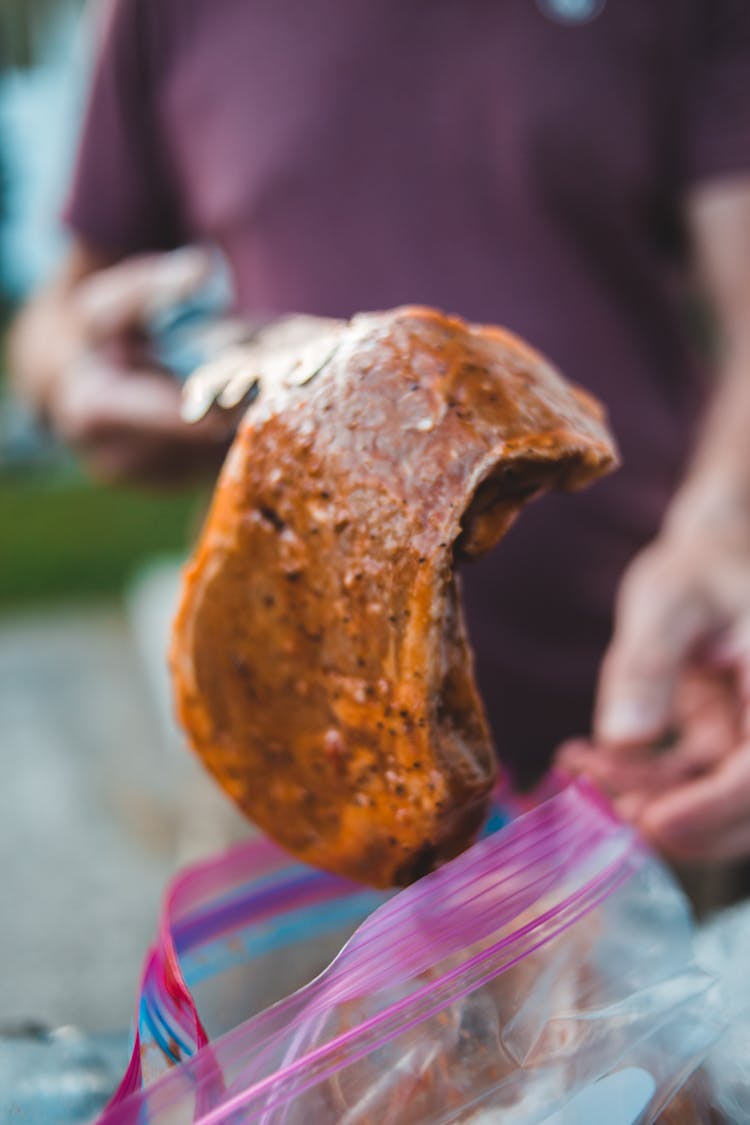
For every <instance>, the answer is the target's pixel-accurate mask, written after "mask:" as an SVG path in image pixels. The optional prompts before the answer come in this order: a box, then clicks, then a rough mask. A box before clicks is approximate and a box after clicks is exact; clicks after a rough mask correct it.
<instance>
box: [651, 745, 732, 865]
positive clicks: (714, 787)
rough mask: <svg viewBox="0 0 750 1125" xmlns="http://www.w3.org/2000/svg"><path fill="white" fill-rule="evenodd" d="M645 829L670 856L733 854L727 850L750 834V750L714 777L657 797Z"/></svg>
mask: <svg viewBox="0 0 750 1125" xmlns="http://www.w3.org/2000/svg"><path fill="white" fill-rule="evenodd" d="M640 826H641V828H642V829H643V831H644V832H645V833H646V835H648V836H649V838H651V839H652V840H654V841H655V842H656V843H657V844H658V845H659V846H660V847H662V848H663V849H664V850H665V851H666V852H667V853H668V854H670V855H675V856H685V857H692V858H706V859H708V858H719V857H721V856H724V855H728V854H729V852H728V851H727V849H728V848H733V847H734V846H735V845H736V843H737V841H738V840H740V839H744V837H745V832H746V831H748V830H750V748H748V747H743V748H742V749H741V750H738V751H735V752H734V753H732V754H730V755H729V756H728V757H726V758H724V759H723V760H722V761H721V762H720V763H719V765H718V766H717V767H716V769H715V770H713V771H712V772H711V773H709V774H707V775H705V776H704V777H701V778H698V779H696V780H694V781H689V782H687V783H686V784H684V785H682V786H680V787H678V788H677V789H676V790H673V791H672V792H669V793H668V794H666V795H665V796H663V797H659V798H657V800H656V801H654V802H652V803H650V804H649V806H648V808H647V809H646V810H645V812H644V813H643V815H642V817H641V821H640ZM748 838H749V839H750V836H748Z"/></svg>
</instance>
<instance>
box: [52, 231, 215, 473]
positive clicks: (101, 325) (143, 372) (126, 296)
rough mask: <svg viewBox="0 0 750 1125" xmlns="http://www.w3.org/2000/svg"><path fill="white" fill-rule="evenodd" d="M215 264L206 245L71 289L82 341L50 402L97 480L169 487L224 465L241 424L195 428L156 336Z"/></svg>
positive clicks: (136, 260) (121, 266)
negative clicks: (152, 321) (160, 320)
mask: <svg viewBox="0 0 750 1125" xmlns="http://www.w3.org/2000/svg"><path fill="white" fill-rule="evenodd" d="M210 268H211V258H210V256H209V255H208V253H206V252H204V251H202V250H200V249H194V248H188V249H183V250H178V251H173V252H171V253H168V254H149V255H141V256H138V257H133V258H128V259H126V260H124V261H122V262H120V263H118V264H116V265H114V266H111V267H108V268H106V269H102V270H98V271H97V272H95V273H93V274H91V275H90V276H89V277H87V278H85V279H84V280H83V281H80V282H78V283H77V284H76V285H75V287H74V288H73V289H72V290H71V292H70V294H69V300H68V310H69V315H70V322H71V324H70V328H71V333H70V337H71V339H72V341H73V343H72V346H69V347H68V354H67V357H66V360H65V362H63V363H62V364H61V365H60V366H59V368H58V370H57V372H56V374H55V377H54V379H52V380H51V381H50V384H49V386H48V388H47V390H46V394H45V401H44V406H45V414H46V417H47V420H48V422H49V424H50V425H51V427H52V429H53V430H54V431H55V432H56V433H57V434H58V435H59V436H60V437H61V439H62V440H63V441H65V442H66V443H67V444H69V445H70V446H71V447H72V448H73V449H74V450H75V451H76V452H77V453H78V454H79V455H80V456H81V458H82V460H83V461H84V463H85V464H86V466H87V467H88V469H89V470H90V471H91V473H92V474H93V475H94V476H96V477H98V478H100V479H104V480H107V481H110V482H114V481H118V482H121V481H137V482H146V483H156V484H169V483H174V482H177V481H181V480H184V479H188V478H192V477H198V476H200V475H201V474H204V473H206V472H208V471H213V470H215V469H216V468H218V466H219V465H220V463H221V460H222V458H223V456H224V453H225V451H226V448H227V444H228V441H229V440H230V438H231V435H232V432H233V426H234V419H232V418H231V417H230V416H222V417H211V418H207V419H205V420H204V421H203V422H201V424H200V425H198V426H190V425H188V424H186V423H185V422H184V421H183V419H182V418H181V415H180V401H181V388H180V386H179V384H178V383H177V381H176V380H175V379H174V378H173V377H172V376H171V375H170V374H169V373H168V372H166V371H164V370H161V369H159V367H158V366H157V365H156V364H155V362H154V361H153V359H152V358H151V356H150V351H149V340H148V337H147V333H146V326H147V324H148V320H149V318H150V316H151V315H152V314H153V313H154V312H155V311H157V310H159V309H161V308H163V307H165V306H168V305H170V304H172V303H177V302H180V301H183V300H185V299H186V298H187V297H189V296H190V295H191V294H192V293H193V292H194V291H195V290H196V289H198V288H199V287H200V285H201V284H202V283H203V282H204V280H205V279H206V277H207V274H208V271H209V270H210Z"/></svg>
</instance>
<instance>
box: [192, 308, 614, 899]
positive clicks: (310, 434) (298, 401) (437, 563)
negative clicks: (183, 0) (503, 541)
mask: <svg viewBox="0 0 750 1125" xmlns="http://www.w3.org/2000/svg"><path fill="white" fill-rule="evenodd" d="M614 463H615V450H614V447H613V443H612V440H611V438H610V435H609V434H608V432H607V429H606V426H605V423H604V420H603V415H602V411H601V409H600V407H599V406H598V404H597V403H596V402H595V401H594V400H593V399H592V398H590V397H589V396H588V395H587V394H584V393H583V392H582V391H580V390H578V389H576V388H574V387H572V386H571V385H570V384H568V383H566V382H565V381H564V380H563V378H562V377H561V376H560V375H559V374H558V373H557V371H555V369H554V368H553V367H551V366H550V364H549V363H548V362H547V361H546V360H545V359H544V358H543V357H542V356H540V355H539V354H538V353H536V352H535V351H533V350H532V349H531V348H529V347H528V346H527V345H526V344H524V343H523V342H522V341H521V340H519V339H517V338H516V337H514V336H512V335H510V334H509V333H507V332H505V331H503V330H501V329H499V328H489V327H474V326H470V325H468V324H466V323H465V322H464V321H462V320H459V319H457V318H452V317H447V316H443V315H441V314H440V313H437V312H434V311H432V310H431V309H427V308H419V307H414V308H411V307H406V308H401V309H396V310H394V311H392V312H388V313H383V314H371V315H370V314H365V315H361V316H357V317H355V318H354V320H353V321H351V323H350V324H349V325H346V326H344V327H342V328H341V329H340V330H339V331H338V333H337V334H335V336H334V338H333V342H332V344H331V349H330V352H329V353H328V354H327V355H326V357H325V360H324V361H323V363H322V366H320V367H319V369H317V370H307V369H304V368H299V369H298V370H297V371H296V372H295V374H294V375H293V376H291V377H288V378H285V379H276V380H275V382H274V384H273V385H272V386H271V387H270V389H269V388H268V387H262V388H261V393H260V395H259V397H258V400H257V401H256V403H255V404H254V405H253V406H252V407H251V408H250V409H249V410H248V411H247V414H246V415H245V417H244V420H243V422H242V425H241V427H240V429H239V432H238V434H237V437H236V439H235V442H234V445H233V446H232V449H231V451H230V454H229V456H228V458H227V461H226V463H225V466H224V469H223V471H222V474H221V477H220V479H219V483H218V486H217V489H216V494H215V497H214V500H213V505H212V508H211V511H210V514H209V517H208V520H207V523H206V527H205V529H204V531H203V534H202V538H201V540H200V543H199V545H198V548H197V550H196V552H195V555H194V557H193V560H192V562H191V563H190V564H189V566H188V567H187V570H186V572H185V577H184V588H183V593H182V602H181V605H180V609H179V613H178V616H177V620H176V625H175V632H174V639H173V645H172V654H171V664H172V672H173V678H174V685H175V693H176V700H177V707H178V712H179V717H180V719H181V721H182V724H183V725H184V727H185V730H186V731H187V733H188V735H189V738H190V741H191V743H192V745H193V747H194V748H195V750H196V751H197V752H198V754H199V755H200V757H201V758H202V759H203V762H204V763H205V765H206V766H207V767H208V769H209V770H210V771H211V773H212V774H213V775H214V776H215V777H216V779H217V780H218V781H219V783H220V784H221V785H222V786H223V788H224V789H225V790H226V791H227V792H228V793H229V794H230V795H231V796H232V797H233V799H234V800H235V801H236V802H237V804H238V805H239V806H240V808H241V809H243V810H244V812H245V813H246V814H247V815H248V816H249V817H250V818H251V819H252V820H254V821H255V822H256V823H257V824H258V825H259V826H260V827H261V828H262V829H264V830H265V831H266V832H268V833H269V835H271V836H273V837H274V838H275V839H276V840H278V841H279V843H281V844H282V845H283V846H284V847H286V848H288V849H289V851H290V852H293V853H294V854H295V855H297V856H299V857H300V858H301V859H303V860H305V861H307V862H308V863H311V864H315V865H317V866H319V867H323V868H327V869H328V870H330V871H334V872H337V873H340V874H342V875H346V876H349V877H351V878H354V879H358V880H361V881H363V882H366V883H370V884H373V885H376V886H387V885H391V884H399V883H407V882H409V881H411V880H413V879H414V878H416V877H418V876H419V875H421V874H423V873H424V872H425V871H427V870H429V869H430V868H431V867H433V866H435V865H436V864H439V863H441V862H443V861H444V860H446V859H448V858H450V857H452V856H454V855H455V854H457V853H458V852H460V851H461V850H463V849H464V848H465V847H467V846H468V844H470V843H471V841H472V839H473V837H474V835H475V833H476V832H477V830H478V829H479V827H480V825H481V823H482V821H483V819H484V817H485V814H486V812H487V807H488V802H489V797H490V793H491V790H492V787H493V784H494V781H495V773H496V769H495V752H494V747H493V744H492V740H491V738H490V734H489V730H488V727H487V723H486V720H485V717H484V713H483V710H482V703H481V700H480V698H479V695H478V692H477V688H476V685H475V682H474V677H473V673H472V657H471V652H470V649H469V646H468V643H467V638H466V633H465V629H464V625H463V619H462V614H461V606H460V601H459V595H458V589H457V584H456V574H455V568H456V565H457V564H458V563H459V562H461V561H462V560H464V559H468V558H471V557H473V556H476V555H478V554H480V553H482V552H484V551H487V550H488V549H489V548H490V547H492V546H493V545H494V544H495V543H496V542H497V541H498V540H499V539H500V537H501V536H502V535H503V534H504V533H505V532H506V531H507V529H508V528H509V526H510V524H511V523H512V521H513V519H514V518H515V516H516V514H517V513H518V511H519V509H520V508H521V506H522V505H523V504H524V503H525V502H526V501H527V500H529V499H530V498H531V497H532V496H534V495H536V494H537V493H539V492H541V491H542V490H544V489H547V488H553V487H554V488H562V489H574V488H578V487H580V486H582V485H585V484H587V483H588V482H589V481H592V480H593V479H595V478H596V477H598V476H600V475H602V474H603V473H605V472H606V471H608V470H609V469H610V468H612V467H613V465H614ZM530 565H533V561H532V560H530ZM498 690H502V685H498Z"/></svg>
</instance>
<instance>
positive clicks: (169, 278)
mask: <svg viewBox="0 0 750 1125" xmlns="http://www.w3.org/2000/svg"><path fill="white" fill-rule="evenodd" d="M212 268H213V259H212V257H211V254H210V253H209V251H208V250H206V249H203V248H201V247H197V246H186V247H182V248H181V249H179V250H173V251H171V252H169V253H167V254H142V255H138V256H136V257H132V258H126V259H124V260H123V261H122V262H118V263H117V265H114V266H110V267H109V268H108V269H105V270H101V271H99V272H98V273H96V274H94V275H92V276H91V277H89V278H87V279H86V280H85V281H82V282H81V283H80V285H79V286H78V287H77V289H76V292H75V297H74V300H75V309H76V312H77V314H78V316H79V317H80V318H81V321H82V323H83V327H84V330H85V331H86V332H87V334H88V335H89V337H90V338H91V339H92V341H98V340H104V339H107V338H108V337H111V336H114V335H117V334H118V333H122V332H125V331H127V330H129V329H133V328H142V327H145V326H146V324H147V323H148V320H149V319H150V317H152V316H153V315H154V314H155V313H157V312H159V311H160V310H161V309H164V308H167V307H168V306H170V305H172V304H178V303H179V302H180V301H184V300H185V299H186V298H188V297H189V296H190V295H191V294H192V293H194V292H195V291H196V290H197V289H198V288H200V286H201V285H202V284H204V282H205V281H206V279H207V278H208V276H209V275H210V272H211V270H212Z"/></svg>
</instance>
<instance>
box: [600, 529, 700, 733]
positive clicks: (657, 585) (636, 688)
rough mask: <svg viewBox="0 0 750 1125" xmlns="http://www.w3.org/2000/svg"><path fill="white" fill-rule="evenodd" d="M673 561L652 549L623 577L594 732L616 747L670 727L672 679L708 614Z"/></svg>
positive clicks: (672, 697) (603, 667)
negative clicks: (675, 568) (675, 571)
mask: <svg viewBox="0 0 750 1125" xmlns="http://www.w3.org/2000/svg"><path fill="white" fill-rule="evenodd" d="M675 565H676V562H674V560H673V558H671V557H670V556H668V555H662V554H661V553H660V552H657V551H655V550H651V551H649V552H645V553H644V554H643V555H642V556H641V557H640V559H638V560H637V561H636V564H634V565H633V566H632V567H631V570H630V572H629V573H628V575H627V577H626V580H625V582H624V583H623V587H622V590H621V595H620V599H619V603H618V607H617V614H616V622H615V631H614V636H613V638H612V642H611V644H610V647H609V649H608V651H607V653H606V656H605V658H604V661H603V664H602V671H601V675H600V681H599V689H598V695H597V703H596V708H595V716H594V729H595V732H596V737H597V740H598V741H601V742H603V743H605V744H608V745H611V746H616V747H633V746H637V745H643V744H647V743H651V742H653V741H655V740H656V739H658V738H659V737H660V736H662V735H664V734H665V733H666V732H667V730H668V729H669V727H670V725H671V720H672V713H673V703H674V698H675V690H676V686H677V682H678V678H679V675H680V672H681V669H682V668H683V666H684V664H685V662H686V660H687V658H688V656H689V654H690V652H691V650H692V648H693V646H694V645H695V644H696V643H697V642H698V640H699V639H700V638H701V636H702V635H703V634H704V633H705V632H706V631H707V630H708V629H709V627H710V624H711V612H710V607H709V606H708V604H707V602H706V601H705V600H704V599H703V597H702V595H701V593H700V590H698V589H697V588H696V587H695V584H692V583H689V582H688V581H687V580H686V578H685V577H681V576H680V575H679V574H676V573H674V566H675Z"/></svg>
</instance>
